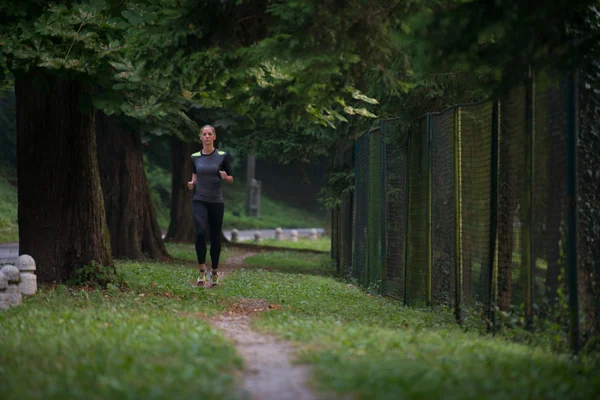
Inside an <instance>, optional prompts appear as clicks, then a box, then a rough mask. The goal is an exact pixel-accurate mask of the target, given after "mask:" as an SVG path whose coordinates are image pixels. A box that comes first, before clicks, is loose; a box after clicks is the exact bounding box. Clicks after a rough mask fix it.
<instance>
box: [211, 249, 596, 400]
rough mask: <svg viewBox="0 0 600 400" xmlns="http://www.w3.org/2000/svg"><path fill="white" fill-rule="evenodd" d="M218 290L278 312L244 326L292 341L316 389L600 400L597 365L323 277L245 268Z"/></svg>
mask: <svg viewBox="0 0 600 400" xmlns="http://www.w3.org/2000/svg"><path fill="white" fill-rule="evenodd" d="M299 257H300V256H299ZM279 268H280V269H284V266H283V265H281V264H280V266H279ZM290 268H292V269H293V268H294V267H292V266H291V264H290ZM222 291H223V292H224V294H225V295H227V296H236V297H253V298H265V299H268V300H269V301H270V302H273V303H278V304H281V305H282V306H284V307H282V308H281V309H280V310H278V311H271V312H268V313H265V314H262V315H261V317H260V318H259V319H258V320H256V321H255V324H254V325H255V327H257V328H258V329H262V330H265V331H268V332H271V333H275V334H277V335H280V336H281V337H284V338H286V339H289V340H293V341H296V342H299V343H302V344H303V345H304V350H303V351H302V352H301V359H302V360H303V361H306V362H309V363H311V364H312V365H313V366H314V371H313V372H314V373H313V375H314V376H315V377H316V379H317V380H318V383H319V387H320V389H322V390H324V391H334V392H338V393H343V394H352V395H354V397H356V398H364V399H370V398H373V399H399V398H423V399H437V398H459V399H460V398H495V399H504V398H516V399H519V398H523V399H525V398H528V399H529V398H544V399H554V398H555V399H565V398H569V399H576V398H577V399H579V398H580V399H589V398H597V397H598V396H599V395H600V376H599V375H598V374H597V373H596V371H597V370H595V369H594V368H598V367H599V366H600V365H599V364H598V363H597V362H596V363H593V362H588V363H577V362H574V361H572V360H571V359H570V358H569V357H568V356H564V355H556V354H552V353H551V352H550V351H548V349H547V348H545V347H533V346H531V347H530V346H526V345H521V344H515V343H510V342H508V341H506V340H502V339H501V338H492V337H490V336H485V335H482V334H480V333H479V332H477V331H471V332H469V331H464V329H463V328H461V327H459V326H457V325H456V324H455V323H454V317H453V315H452V314H451V313H450V312H427V311H416V310H412V309H408V308H404V307H402V306H401V305H400V304H399V303H398V302H396V301H393V300H388V299H384V298H381V297H371V296H368V295H366V294H365V293H364V292H362V291H360V290H358V289H357V288H355V287H353V286H349V285H347V284H344V283H341V282H337V281H335V280H333V279H331V278H325V277H319V276H306V275H295V274H287V273H278V272H268V271H266V270H264V269H262V270H260V269H259V270H245V271H238V272H235V273H232V274H230V275H229V276H228V278H227V281H226V284H225V285H224V286H223V288H222Z"/></svg>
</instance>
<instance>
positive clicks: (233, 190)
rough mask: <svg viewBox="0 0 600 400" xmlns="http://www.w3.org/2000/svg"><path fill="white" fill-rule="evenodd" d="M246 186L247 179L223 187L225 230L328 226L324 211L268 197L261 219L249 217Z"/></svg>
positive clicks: (262, 206)
mask: <svg viewBox="0 0 600 400" xmlns="http://www.w3.org/2000/svg"><path fill="white" fill-rule="evenodd" d="M245 185H246V183H245V182H244V181H243V180H241V179H236V180H235V181H234V183H233V184H232V185H224V186H223V196H224V199H225V217H224V220H223V229H233V228H235V229H240V230H243V229H274V228H277V227H281V228H322V227H324V226H325V224H326V223H327V222H326V214H325V212H323V211H320V212H310V211H307V210H302V209H298V208H294V207H290V206H288V205H286V204H283V203H280V202H277V201H274V200H271V199H270V198H268V197H266V196H264V195H262V196H261V199H260V213H261V215H260V217H257V218H256V217H247V216H246V212H245V207H246V191H245Z"/></svg>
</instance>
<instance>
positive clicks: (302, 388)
mask: <svg viewBox="0 0 600 400" xmlns="http://www.w3.org/2000/svg"><path fill="white" fill-rule="evenodd" d="M252 254H254V253H245V254H242V255H240V256H234V257H231V258H229V259H228V260H227V264H226V265H223V266H224V267H225V268H223V270H222V276H223V277H226V276H227V273H228V272H230V271H232V270H233V269H236V268H239V267H241V266H242V265H243V260H244V258H246V257H249V256H251V255H252ZM219 269H221V267H219ZM224 284H225V285H226V284H227V282H226V281H225V282H224ZM276 307H278V306H276V305H270V304H269V303H268V302H267V301H266V300H264V299H242V300H240V301H239V302H237V303H235V304H234V305H233V306H232V307H231V308H230V309H229V311H227V312H225V313H223V314H221V315H219V316H217V317H214V318H211V320H210V322H211V324H212V325H213V326H214V327H216V328H217V329H219V330H221V331H222V332H223V334H224V335H225V337H227V338H228V339H229V340H231V342H232V343H233V344H234V345H235V347H236V349H237V351H238V353H239V354H240V355H241V356H242V357H243V359H244V365H245V369H244V375H243V380H244V381H243V383H242V390H243V393H242V394H241V398H242V399H252V400H270V399H274V400H288V399H289V400H292V399H293V400H312V399H317V398H318V397H317V396H316V395H315V394H314V393H313V392H312V391H311V390H310V389H309V388H308V386H307V383H308V382H309V379H310V375H309V369H308V367H307V366H304V365H295V364H293V363H292V362H291V359H292V358H293V351H294V347H293V346H291V345H290V344H288V343H285V342H283V341H281V340H278V339H277V338H275V337H273V336H269V335H265V334H263V333H259V332H256V331H253V330H252V329H251V328H250V321H251V318H252V315H254V314H257V313H259V312H265V311H268V310H269V309H270V308H276Z"/></svg>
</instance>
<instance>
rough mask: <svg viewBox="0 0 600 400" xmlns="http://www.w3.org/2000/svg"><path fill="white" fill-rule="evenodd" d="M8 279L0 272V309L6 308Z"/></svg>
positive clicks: (7, 305)
mask: <svg viewBox="0 0 600 400" xmlns="http://www.w3.org/2000/svg"><path fill="white" fill-rule="evenodd" d="M7 291H8V279H6V275H4V273H2V272H0V310H8V307H9V304H8V293H7Z"/></svg>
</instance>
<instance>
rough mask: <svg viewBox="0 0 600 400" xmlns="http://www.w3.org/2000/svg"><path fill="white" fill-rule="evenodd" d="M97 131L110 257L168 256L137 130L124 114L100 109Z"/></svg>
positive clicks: (97, 114) (97, 118) (132, 258)
mask: <svg viewBox="0 0 600 400" xmlns="http://www.w3.org/2000/svg"><path fill="white" fill-rule="evenodd" d="M96 131H97V143H98V159H99V161H98V163H99V167H100V180H101V182H102V190H103V192H104V204H105V206H106V222H107V225H108V229H109V231H110V237H111V248H112V254H113V257H115V258H122V259H130V260H139V259H143V258H146V257H149V258H154V259H161V258H164V257H169V254H168V253H167V249H166V248H165V244H164V243H163V240H162V234H161V232H160V228H159V226H158V221H157V219H156V211H155V209H154V204H153V203H152V199H151V197H150V192H149V191H148V179H147V178H146V172H145V171H144V160H143V156H142V142H141V138H140V134H139V131H138V130H137V128H133V127H130V128H128V127H127V125H126V124H125V120H124V119H123V117H118V116H108V115H105V114H104V113H102V112H96Z"/></svg>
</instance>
